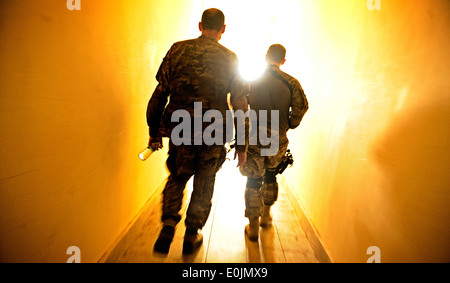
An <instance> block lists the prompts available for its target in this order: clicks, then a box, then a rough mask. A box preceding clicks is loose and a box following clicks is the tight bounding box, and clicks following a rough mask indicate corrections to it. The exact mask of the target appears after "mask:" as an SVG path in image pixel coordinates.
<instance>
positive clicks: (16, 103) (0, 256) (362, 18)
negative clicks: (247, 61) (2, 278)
mask: <svg viewBox="0 0 450 283" xmlns="http://www.w3.org/2000/svg"><path fill="white" fill-rule="evenodd" d="M202 2H205V3H206V6H208V4H209V3H210V2H211V3H210V4H214V6H217V7H219V8H222V7H221V6H223V10H224V11H225V12H226V14H227V15H230V13H231V14H232V13H233V11H237V10H236V7H241V6H242V5H243V2H242V1H231V0H230V1H194V0H192V1H185V0H173V1H153V0H152V1H146V0H136V1H132V4H133V5H131V2H130V1H124V0H114V1H84V0H82V1H81V11H69V10H68V9H67V8H66V1H63V0H61V1H53V0H44V1H33V0H20V1H19V0H17V1H2V2H1V4H0V62H1V69H0V85H1V89H2V91H1V94H0V121H2V123H1V124H0V133H1V134H0V141H1V143H0V145H1V146H0V160H1V163H0V164H1V165H0V199H1V208H0V209H1V211H0V261H3V262H5V261H6V262H24V261H25V262H65V261H66V260H67V259H68V258H69V256H70V255H67V254H66V251H67V248H68V247H70V246H78V247H79V248H80V250H81V260H82V262H95V261H97V260H98V259H99V258H100V257H101V256H102V255H103V254H104V252H105V251H106V250H107V249H108V248H109V247H110V246H111V244H112V243H113V242H114V241H115V240H116V238H117V237H118V236H119V235H120V233H121V232H122V231H123V229H124V228H125V227H126V226H127V224H128V223H129V222H130V221H131V220H132V219H133V217H135V216H136V214H137V213H138V211H139V209H140V208H141V207H142V206H143V205H144V203H145V202H146V200H147V199H148V198H149V197H150V196H151V195H152V194H153V193H154V191H155V190H156V188H157V187H158V186H159V185H160V184H161V183H162V182H163V180H164V178H165V177H166V175H167V172H166V171H165V168H164V167H161V164H162V163H163V162H164V159H165V156H166V155H165V152H159V153H157V154H155V155H154V156H152V157H151V159H150V160H148V161H147V162H141V161H139V160H138V159H137V157H136V155H137V152H138V151H139V150H141V149H142V148H143V147H145V144H146V143H147V127H146V123H145V108H146V104H147V101H148V99H149V98H150V96H151V93H152V91H153V89H154V87H155V86H156V84H155V80H154V75H155V73H156V70H157V68H158V66H159V63H160V61H161V58H162V57H163V56H164V54H165V52H166V51H167V49H168V47H169V46H170V44H171V43H172V42H174V41H177V40H181V39H184V38H187V37H193V36H194V34H193V33H192V29H193V28H194V29H195V26H192V25H189V24H187V23H196V21H198V16H199V11H201V10H202V7H201V6H202V4H204V3H202ZM253 2H254V3H257V4H258V5H255V7H256V10H255V11H256V13H253V14H252V15H251V18H252V19H255V17H256V18H257V15H259V14H261V13H260V12H262V9H265V8H267V7H270V8H271V10H265V12H264V13H262V14H265V15H266V16H267V17H268V19H269V20H270V23H272V24H274V25H276V24H277V23H279V26H277V27H276V28H272V29H271V30H270V33H271V37H270V38H268V39H267V41H264V44H269V43H272V42H273V43H275V42H279V43H282V44H284V45H285V46H286V47H287V49H288V55H287V59H288V61H287V63H286V65H285V66H284V67H283V68H284V70H286V71H287V72H289V73H290V74H292V75H294V76H296V77H298V79H299V80H300V81H301V83H302V85H303V87H304V89H305V91H306V93H307V96H308V99H309V102H310V111H309V112H308V113H307V115H306V117H305V119H304V121H303V123H302V125H301V126H300V128H299V129H297V130H295V131H292V132H290V133H289V137H290V140H291V146H290V148H291V150H292V151H293V153H294V157H295V165H294V167H293V168H291V169H288V170H287V171H286V174H285V175H286V179H287V181H288V182H289V183H290V184H291V185H292V186H293V188H294V189H295V192H296V194H297V196H298V197H299V199H300V201H301V202H302V204H303V206H304V208H305V212H306V214H308V215H309V218H310V220H311V222H312V223H313V225H314V226H315V227H316V230H317V232H318V234H319V236H320V239H321V240H322V241H323V244H324V246H325V247H326V248H327V250H328V252H329V254H330V256H331V258H332V259H333V260H334V261H337V262H343V261H354V262H365V261H366V260H367V259H368V258H369V256H370V255H367V254H366V251H367V248H368V247H370V246H378V247H379V248H380V250H381V260H382V261H385V262H388V261H394V262H395V261H449V260H450V259H449V254H450V252H449V250H450V248H449V243H448V239H449V238H450V237H449V236H450V231H449V228H448V225H447V224H448V223H449V218H450V212H449V209H448V203H449V184H450V180H449V175H448V171H449V170H448V169H449V168H450V156H449V152H448V148H449V145H450V144H449V143H450V134H449V131H448V125H449V124H450V123H449V122H450V121H449V117H450V116H449V115H448V113H449V111H450V98H449V86H450V82H449V80H448V74H449V71H450V70H449V66H450V64H449V63H450V55H449V53H448V50H450V42H449V41H450V40H449V38H448V32H449V28H448V27H449V26H450V23H449V19H450V17H449V14H450V13H449V8H450V7H449V2H448V1H446V0H433V1H420V0H417V1H400V0H398V1H385V0H382V1H381V3H382V5H381V10H380V11H377V10H374V11H371V10H369V9H368V8H367V6H366V1H363V0H361V1H344V0H342V1H326V0H323V1H309V0H303V1H290V0H285V1H275V2H276V3H275V2H270V1H253ZM245 3H247V2H245ZM230 5H231V6H230ZM206 6H205V8H206ZM285 7H287V8H285ZM268 11H274V13H275V14H276V15H274V13H270V12H268ZM285 13H290V14H289V15H286V14H285ZM192 17H194V18H195V19H192ZM228 19H231V20H235V21H236V22H235V23H229V28H228V29H227V30H228V31H227V33H226V34H225V36H224V40H223V43H224V44H225V45H226V46H229V47H231V48H232V50H235V51H236V52H237V53H238V55H241V54H245V53H242V52H240V51H239V48H240V46H247V47H249V46H250V47H251V45H252V43H255V42H260V41H258V40H256V41H255V40H254V39H255V38H252V35H256V37H261V36H265V34H266V32H264V31H263V30H261V28H260V24H261V22H258V21H255V20H253V21H251V22H250V24H251V25H250V27H251V28H250V29H246V28H245V27H246V23H249V21H248V15H247V14H246V13H245V11H242V10H239V17H228ZM239 20H240V21H241V22H239ZM233 25H234V26H235V27H236V28H233ZM247 27H248V26H247ZM255 31H257V33H256V34H255V33H254V32H255ZM188 34H189V36H187V35H188ZM236 34H239V36H241V37H239V38H236V37H234V35H236ZM195 35H196V34H195ZM265 48H266V47H265ZM265 48H262V49H263V50H264V49H265ZM262 55H263V54H262ZM166 148H167V147H166Z"/></svg>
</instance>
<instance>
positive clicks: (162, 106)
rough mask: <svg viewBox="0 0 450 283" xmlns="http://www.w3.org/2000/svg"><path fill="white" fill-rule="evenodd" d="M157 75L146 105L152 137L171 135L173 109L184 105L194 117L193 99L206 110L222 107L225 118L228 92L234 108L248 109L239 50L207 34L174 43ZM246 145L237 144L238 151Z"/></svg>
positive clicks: (247, 88)
mask: <svg viewBox="0 0 450 283" xmlns="http://www.w3.org/2000/svg"><path fill="white" fill-rule="evenodd" d="M156 79H157V81H158V83H159V84H158V86H157V87H156V89H155V91H154V93H153V95H152V97H151V99H150V101H149V104H148V107H147V123H148V126H149V128H150V136H152V137H157V136H163V137H170V134H171V130H172V129H173V128H174V127H175V126H176V124H174V123H172V122H171V117H172V113H173V112H174V111H176V110H181V109H183V110H187V111H188V112H189V113H190V114H191V117H193V110H194V102H202V108H203V112H205V111H207V110H211V109H215V110H218V111H220V112H221V113H222V114H223V117H224V119H225V115H226V114H225V113H226V110H228V108H229V106H228V105H229V104H228V94H230V104H231V106H232V108H233V110H238V109H240V110H243V111H244V112H245V111H247V109H248V100H247V95H248V93H249V85H248V84H247V83H245V82H244V81H243V80H242V79H241V78H240V76H239V73H238V60H237V56H236V54H234V53H233V52H232V51H230V50H228V49H227V48H225V47H224V46H222V45H221V44H219V43H218V42H217V41H215V40H213V39H211V38H208V37H206V36H200V37H199V38H196V39H192V40H186V41H181V42H177V43H175V44H173V45H172V47H171V48H170V50H169V51H168V53H167V55H166V56H165V58H164V59H163V62H162V64H161V66H160V68H159V70H158V73H157V75H156ZM168 100H169V103H168V104H167V101H168ZM166 104H167V105H166ZM192 120H193V119H192ZM224 124H225V123H224ZM246 128H248V124H246ZM203 129H204V127H203ZM246 132H247V131H246ZM246 148H247V145H245V146H237V149H238V150H239V151H245V150H246Z"/></svg>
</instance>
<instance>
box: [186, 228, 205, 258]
mask: <svg viewBox="0 0 450 283" xmlns="http://www.w3.org/2000/svg"><path fill="white" fill-rule="evenodd" d="M202 243H203V235H202V234H200V233H198V231H197V230H190V229H186V234H184V241H183V254H191V253H193V252H194V251H195V250H196V249H198V248H199V247H200V246H201V245H202Z"/></svg>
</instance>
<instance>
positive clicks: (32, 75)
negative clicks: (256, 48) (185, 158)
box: [0, 0, 201, 262]
mask: <svg viewBox="0 0 450 283" xmlns="http://www.w3.org/2000/svg"><path fill="white" fill-rule="evenodd" d="M169 4H170V5H169ZM191 10H198V11H197V13H201V6H200V7H197V6H195V5H193V4H192V3H191V1H185V0H177V1H170V3H169V2H167V1H149V0H140V1H137V0H136V1H131V2H130V1H125V0H123V1H120V0H113V1H110V0H109V1H83V0H82V1H81V11H69V10H68V9H67V7H66V1H65V0H59V1H54V0H45V1H37V0H17V1H2V2H1V3H0V62H1V69H0V85H1V95H0V121H2V123H1V124H0V133H1V134H0V144H1V146H0V160H1V161H0V164H1V165H0V200H1V208H0V261H3V262H5V261H7V262H23V261H26V262H65V261H66V260H67V259H68V258H69V255H66V250H67V248H68V247H69V246H78V247H79V248H80V250H81V261H82V262H96V261H98V259H100V257H101V256H102V255H103V253H104V252H105V251H106V250H107V248H109V246H110V245H111V243H112V242H113V241H114V240H115V239H116V237H117V236H118V235H119V233H120V232H122V231H123V229H124V228H125V227H126V225H127V224H128V223H129V222H130V220H131V219H132V218H133V217H134V216H135V215H136V214H137V213H138V211H139V209H140V208H141V207H142V206H143V204H144V203H145V202H146V200H147V199H148V198H149V196H151V194H152V193H153V191H154V190H155V189H156V188H157V187H158V186H159V185H160V184H161V182H162V181H163V180H164V178H165V177H166V175H167V173H166V169H165V167H164V166H162V164H163V162H164V160H165V158H166V154H165V153H164V152H158V153H157V154H155V155H154V156H152V158H151V159H150V160H148V161H147V162H145V163H144V162H142V161H140V160H139V159H138V158H137V154H138V152H139V151H140V150H141V149H142V148H145V146H146V145H147V142H148V128H147V125H146V120H145V112H146V106H147V102H148V99H149V98H150V96H151V94H152V92H153V90H154V88H155V86H156V80H155V79H154V76H155V74H156V71H157V68H158V67H159V64H160V62H161V60H162V58H163V57H164V55H165V53H166V52H167V50H168V48H169V47H170V45H171V44H172V43H173V42H174V41H177V40H180V39H183V38H184V37H185V36H186V35H187V34H189V32H190V29H191V28H192V25H191V26H190V25H189V24H188V23H190V22H191V18H190V17H191V14H192V15H193V14H195V13H191ZM195 16H196V17H198V14H195ZM196 21H197V22H198V19H196ZM196 21H194V26H193V27H194V28H195V27H196V26H195V25H196Z"/></svg>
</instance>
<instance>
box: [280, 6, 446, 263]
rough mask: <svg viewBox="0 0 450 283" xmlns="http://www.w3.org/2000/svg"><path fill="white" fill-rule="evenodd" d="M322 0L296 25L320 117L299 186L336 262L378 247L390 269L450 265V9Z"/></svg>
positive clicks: (313, 116) (300, 142) (312, 115)
mask: <svg viewBox="0 0 450 283" xmlns="http://www.w3.org/2000/svg"><path fill="white" fill-rule="evenodd" d="M314 2H315V3H316V4H314V5H310V2H308V4H304V3H306V1H303V2H301V3H303V4H304V6H303V7H304V8H307V11H303V12H299V18H303V19H304V20H302V21H301V23H300V24H299V25H297V26H292V27H290V28H291V30H298V31H299V37H300V38H301V41H302V43H297V45H295V43H294V45H293V46H295V48H291V49H288V61H289V58H291V59H292V58H293V56H296V58H297V57H298V58H299V59H298V60H296V62H294V63H295V64H298V65H299V66H294V65H295V64H292V62H291V65H288V62H287V64H286V69H287V70H289V71H291V72H292V73H294V74H295V75H297V76H298V77H299V79H300V81H301V83H302V84H303V87H304V88H305V91H306V94H307V96H308V99H309V101H310V110H309V112H308V113H307V114H306V116H305V119H304V121H303V123H302V125H301V126H300V128H299V129H298V130H296V131H292V132H291V133H290V139H291V146H290V148H291V149H292V150H293V153H294V158H295V165H294V167H293V168H292V169H288V170H287V172H286V178H287V180H288V182H289V183H290V184H291V185H292V186H293V187H294V188H295V190H296V193H297V196H298V197H299V199H300V201H301V202H302V204H303V206H304V207H305V210H306V213H307V214H309V217H310V220H311V222H312V223H313V225H314V226H315V227H316V230H317V232H318V234H319V237H320V239H321V240H322V241H323V244H324V245H325V247H326V248H327V250H328V252H329V255H330V256H331V258H332V259H333V260H334V261H336V262H366V261H367V260H368V259H369V257H371V256H372V254H367V250H368V248H369V247H370V246H377V247H379V248H380V252H381V253H380V255H381V261H382V262H448V261H450V243H449V239H450V228H449V226H448V223H449V220H450V210H449V206H448V204H449V200H450V194H449V193H450V175H449V174H448V172H449V169H450V153H449V150H448V149H449V146H450V131H449V125H450V115H449V113H450V81H449V79H448V76H449V74H450V64H449V63H450V53H449V52H448V50H450V37H449V36H448V34H449V31H450V17H449V16H450V2H449V1H444V0H443V1H381V10H373V11H371V10H369V9H368V8H367V7H366V3H365V2H366V1H314ZM300 11H301V10H300ZM286 42H287V43H289V40H287V41H286ZM293 53H298V54H297V55H294V54H293ZM289 54H290V56H291V57H289Z"/></svg>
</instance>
